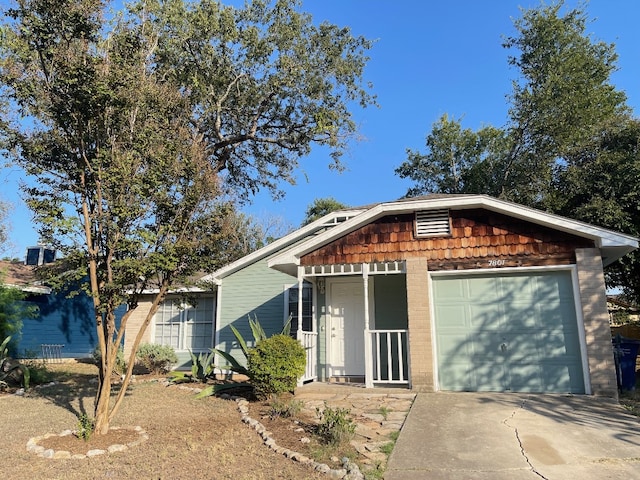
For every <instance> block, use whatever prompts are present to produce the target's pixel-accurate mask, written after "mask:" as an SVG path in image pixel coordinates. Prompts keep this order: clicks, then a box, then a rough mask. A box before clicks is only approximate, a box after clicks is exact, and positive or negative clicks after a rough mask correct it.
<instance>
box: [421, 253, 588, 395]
mask: <svg viewBox="0 0 640 480" xmlns="http://www.w3.org/2000/svg"><path fill="white" fill-rule="evenodd" d="M566 271H568V272H570V275H571V287H572V291H573V303H574V309H575V312H576V322H577V329H578V343H579V346H580V359H581V365H582V377H583V382H584V391H585V395H591V375H590V374H589V363H588V357H587V342H586V334H585V331H584V317H583V314H582V304H581V302H580V285H579V283H578V268H577V266H576V265H573V264H572V265H550V266H541V267H504V268H482V269H469V270H443V271H434V272H431V271H430V272H429V273H428V275H427V277H428V278H427V282H428V289H429V300H430V301H429V314H430V316H431V319H430V324H431V338H433V339H434V341H433V342H431V343H432V345H431V350H432V351H431V355H432V357H431V361H432V366H433V387H434V390H436V391H439V390H440V379H439V375H440V372H439V370H438V350H437V349H438V345H437V343H438V342H436V341H435V339H436V316H435V295H434V291H433V277H445V276H461V275H465V276H467V275H468V276H479V275H490V274H492V273H493V274H497V275H501V274H505V275H508V274H512V273H529V272H531V273H535V272H546V273H549V272H566Z"/></svg>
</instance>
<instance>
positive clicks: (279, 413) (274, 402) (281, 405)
mask: <svg viewBox="0 0 640 480" xmlns="http://www.w3.org/2000/svg"><path fill="white" fill-rule="evenodd" d="M303 406H304V402H303V401H302V400H296V399H293V398H291V399H289V400H284V399H282V398H280V397H278V396H276V395H274V396H273V397H272V398H271V401H270V402H269V417H271V418H272V419H273V418H278V417H282V418H292V417H296V416H297V415H298V414H299V413H300V411H301V410H302V407H303Z"/></svg>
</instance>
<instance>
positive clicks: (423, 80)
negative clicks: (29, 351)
mask: <svg viewBox="0 0 640 480" xmlns="http://www.w3.org/2000/svg"><path fill="white" fill-rule="evenodd" d="M566 4H567V6H568V7H570V6H574V5H576V4H577V2H576V0H568V1H567V2H566ZM0 5H2V6H4V5H6V0H0ZM538 5H539V2H538V1H534V0H522V1H518V0H491V1H478V0H449V1H446V2H445V1H439V0H384V1H383V0H304V6H303V9H304V10H306V11H308V12H309V13H311V14H312V15H313V17H314V19H315V20H316V21H318V22H320V21H323V20H327V21H329V22H332V23H335V24H337V25H341V26H349V27H350V28H351V30H352V32H353V33H354V34H356V35H363V36H365V37H367V38H369V39H375V40H377V41H376V43H375V45H374V47H373V49H372V50H371V51H370V57H371V60H370V62H369V64H368V67H367V69H366V72H365V77H366V80H369V81H371V82H372V83H373V85H374V89H373V92H374V93H375V94H377V96H378V103H379V105H380V107H379V108H375V107H374V108H367V109H365V110H360V109H357V110H354V114H355V120H356V121H357V123H358V125H359V128H360V133H361V136H362V140H360V141H357V142H353V143H352V145H351V148H350V150H349V151H348V152H347V153H346V154H345V156H344V162H345V163H346V167H347V170H346V171H345V172H343V173H341V174H339V173H336V172H335V171H331V170H329V169H328V164H329V159H328V156H327V152H326V151H323V150H320V149H317V150H315V151H314V152H313V153H312V154H311V155H310V156H309V157H307V158H304V159H302V161H301V164H300V167H301V168H300V170H299V171H298V182H297V185H295V186H288V185H284V186H283V187H284V190H285V191H286V197H285V198H284V200H281V201H278V202H273V201H272V200H271V198H270V196H269V195H268V194H266V193H265V194H259V195H258V196H257V197H255V199H254V202H253V205H251V206H248V207H246V208H245V211H246V212H247V213H249V214H251V215H254V216H256V217H271V218H274V217H275V218H278V217H279V218H281V219H282V221H283V222H284V223H285V224H287V225H290V226H298V225H300V223H301V222H302V220H303V218H304V212H305V210H306V208H307V206H308V205H310V204H311V203H312V202H313V201H314V199H316V198H325V197H333V198H335V199H336V200H338V201H340V202H342V203H345V204H347V205H349V206H358V205H366V204H369V203H375V202H381V201H388V200H394V199H397V198H399V197H401V196H402V195H404V194H405V192H406V190H407V188H408V187H409V186H410V184H409V182H408V181H406V180H401V179H400V178H398V177H397V176H396V175H395V174H394V170H395V168H396V167H397V166H398V165H400V163H402V162H403V161H404V160H405V158H406V149H407V148H410V149H413V150H422V151H424V140H425V136H426V135H427V133H428V132H429V131H430V129H431V125H432V124H433V122H435V121H436V120H437V119H438V118H439V117H440V116H441V115H443V114H444V113H448V114H450V115H451V116H453V117H456V118H459V117H462V119H463V120H462V123H463V125H464V126H465V127H468V128H472V129H477V128H479V127H482V126H483V125H489V124H490V125H494V126H503V125H504V124H505V122H506V119H507V108H508V104H507V101H506V95H507V94H509V93H510V91H511V80H512V79H514V78H515V76H516V74H517V72H516V71H515V70H513V69H512V68H510V67H509V65H508V64H507V56H508V51H507V50H506V49H504V48H502V46H501V44H502V36H503V35H511V34H513V33H514V28H513V20H514V19H515V18H518V17H519V16H520V10H519V6H522V7H525V8H529V7H535V6H538ZM587 12H588V14H589V17H590V18H592V19H593V20H594V21H593V22H591V23H590V24H589V25H588V31H589V33H591V34H593V36H594V38H596V39H599V40H603V41H606V42H613V43H615V44H616V51H617V53H618V55H619V61H618V67H619V71H618V72H616V73H615V74H614V76H613V83H614V84H615V85H616V87H617V88H618V89H621V90H623V91H625V92H626V94H627V97H628V104H629V105H630V106H631V107H632V108H633V109H634V112H635V114H636V115H637V114H638V109H639V107H640V89H639V87H640V28H639V27H638V25H639V24H640V2H638V1H637V0H591V1H590V2H589V3H588V4H587ZM20 178H21V174H20V172H19V171H16V170H13V171H12V170H7V169H3V170H1V171H0V199H2V200H4V201H10V202H11V203H13V205H14V209H13V212H12V215H11V232H10V241H11V242H12V244H13V246H12V248H10V249H8V250H6V251H5V252H0V255H2V256H4V255H9V256H15V257H19V258H22V257H23V255H24V251H25V248H26V247H27V246H30V245H35V244H36V243H37V241H38V237H37V234H36V233H35V230H34V229H33V227H32V226H31V225H30V218H31V215H30V213H29V212H28V210H27V209H26V207H25V206H24V205H23V203H22V201H21V200H20V197H19V194H18V193H17V187H16V185H17V182H18V181H19V179H20Z"/></svg>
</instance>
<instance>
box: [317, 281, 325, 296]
mask: <svg viewBox="0 0 640 480" xmlns="http://www.w3.org/2000/svg"><path fill="white" fill-rule="evenodd" d="M316 286H317V287H318V292H319V293H320V294H322V295H324V278H322V277H319V278H318V280H316Z"/></svg>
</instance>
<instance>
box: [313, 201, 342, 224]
mask: <svg viewBox="0 0 640 480" xmlns="http://www.w3.org/2000/svg"><path fill="white" fill-rule="evenodd" d="M343 208H348V207H347V205H345V204H344V203H341V202H339V201H337V200H336V199H335V198H333V197H327V198H316V199H315V200H314V201H313V203H312V204H311V205H309V206H308V207H307V210H306V211H305V218H304V220H303V222H302V226H304V225H308V224H309V223H311V222H314V221H316V220H318V219H319V218H322V217H324V216H325V215H327V214H328V213H331V212H335V211H336V210H341V209H343Z"/></svg>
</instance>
